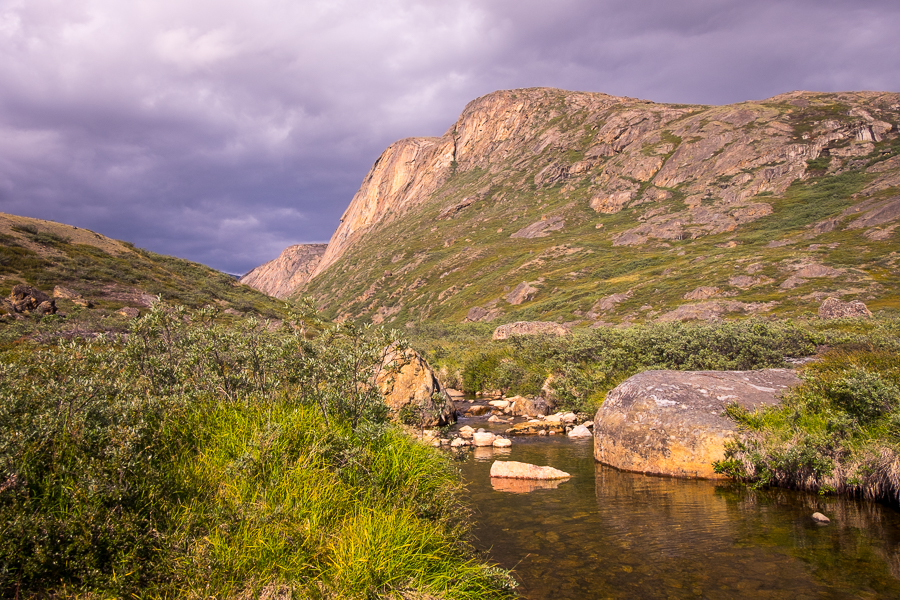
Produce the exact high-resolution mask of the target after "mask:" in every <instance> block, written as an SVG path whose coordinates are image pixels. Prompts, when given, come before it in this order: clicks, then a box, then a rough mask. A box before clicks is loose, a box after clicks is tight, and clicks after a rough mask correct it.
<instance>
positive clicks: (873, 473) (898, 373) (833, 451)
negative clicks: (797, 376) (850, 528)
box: [716, 347, 900, 503]
mask: <svg viewBox="0 0 900 600" xmlns="http://www.w3.org/2000/svg"><path fill="white" fill-rule="evenodd" d="M728 414H729V416H730V417H731V418H732V419H733V420H735V421H736V422H737V423H738V424H739V425H740V426H741V427H742V430H743V431H742V434H741V436H740V437H739V438H738V439H737V440H735V441H734V442H733V443H731V444H730V445H729V446H728V447H727V450H726V458H725V460H724V461H722V462H720V463H718V464H717V466H716V468H717V470H718V471H719V472H721V473H725V474H728V475H729V476H731V477H734V478H736V479H741V480H744V481H748V482H750V483H752V484H753V485H756V486H767V485H778V486H783V487H791V488H797V489H804V490H811V491H818V492H822V493H827V492H839V493H845V494H851V495H857V496H861V497H866V498H872V499H878V500H885V501H888V502H893V503H900V427H898V424H900V358H898V355H897V354H896V353H895V352H893V351H886V350H884V349H878V348H872V347H870V348H868V349H863V350H851V351H844V350H835V351H832V352H831V353H829V354H827V355H826V356H825V357H824V358H823V359H822V360H821V361H820V362H815V363H812V364H810V365H809V366H807V367H806V368H805V370H804V371H803V384H802V385H800V386H798V387H796V388H794V389H792V390H791V391H790V392H789V393H788V394H786V395H785V397H784V399H783V400H782V403H781V404H780V405H778V406H774V407H770V408H766V409H763V410H759V411H747V410H744V409H741V408H739V407H737V406H732V407H730V408H729V410H728Z"/></svg>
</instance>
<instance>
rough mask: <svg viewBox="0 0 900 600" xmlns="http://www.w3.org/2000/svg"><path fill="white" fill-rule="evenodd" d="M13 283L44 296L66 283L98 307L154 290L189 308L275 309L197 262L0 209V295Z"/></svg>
mask: <svg viewBox="0 0 900 600" xmlns="http://www.w3.org/2000/svg"><path fill="white" fill-rule="evenodd" d="M20 283H25V284H28V285H31V286H34V287H36V288H38V289H40V290H42V291H44V292H45V293H47V294H50V295H53V290H54V288H55V287H56V286H62V287H65V288H68V290H69V291H70V292H74V293H75V294H77V295H80V296H82V297H83V298H84V299H85V300H86V301H89V302H91V303H92V304H93V305H95V306H96V307H97V309H98V311H99V312H100V313H106V312H111V311H114V310H117V309H120V308H122V307H126V306H130V307H133V308H138V309H140V308H142V307H146V306H149V305H150V304H151V303H152V302H153V301H154V299H155V298H156V297H157V296H161V297H162V298H163V299H164V300H168V301H171V302H175V303H179V304H184V305H186V306H189V307H198V306H203V305H205V304H216V305H218V306H220V307H221V308H223V309H226V310H228V309H230V310H232V311H237V312H252V313H257V314H261V315H265V316H277V315H278V314H279V313H280V311H281V306H280V303H279V302H277V301H275V300H273V299H272V298H269V297H268V296H266V295H264V294H261V293H260V292H258V291H256V290H254V289H252V288H250V287H248V286H245V285H241V284H239V283H238V282H237V281H236V280H235V279H234V278H233V277H231V276H229V275H226V274H225V273H221V272H219V271H216V270H214V269H210V268H209V267H206V266H204V265H201V264H198V263H192V262H190V261H187V260H182V259H180V258H175V257H172V256H163V255H160V254H155V253H153V252H148V251H146V250H142V249H140V248H135V247H134V246H133V245H132V244H129V243H127V242H121V241H118V240H113V239H110V238H108V237H105V236H103V235H100V234H99V233H94V232H93V231H89V230H87V229H81V228H79V227H73V226H71V225H65V224H62V223H55V222H53V221H44V220H41V219H31V218H28V217H20V216H16V215H9V214H5V213H0V299H4V298H6V297H7V296H9V294H10V292H11V290H12V288H13V287H14V286H15V285H17V284H20ZM65 301H68V300H65ZM0 308H2V307H0ZM9 308H10V307H9V306H6V307H5V308H2V309H3V310H5V312H11V311H10V310H9Z"/></svg>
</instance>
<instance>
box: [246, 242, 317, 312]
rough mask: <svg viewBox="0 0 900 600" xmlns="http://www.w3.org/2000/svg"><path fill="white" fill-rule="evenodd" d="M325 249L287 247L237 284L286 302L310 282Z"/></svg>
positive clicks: (300, 245)
mask: <svg viewBox="0 0 900 600" xmlns="http://www.w3.org/2000/svg"><path fill="white" fill-rule="evenodd" d="M326 247H327V244H296V245H294V246H288V247H287V248H285V249H284V250H283V251H282V253H281V254H280V255H279V256H278V258H276V259H274V260H270V261H269V262H267V263H264V264H262V265H260V266H258V267H256V268H255V269H253V270H252V271H250V272H249V273H247V274H246V275H243V276H242V277H241V278H240V280H239V281H240V282H241V283H243V284H245V285H249V286H250V287H252V288H254V289H257V290H259V291H261V292H263V293H264V294H268V295H270V296H274V297H275V298H279V299H285V298H287V297H288V296H290V295H291V294H292V293H293V292H294V291H296V290H297V289H299V288H300V287H301V286H303V284H305V283H306V282H307V281H309V279H310V277H311V276H312V274H313V271H315V270H316V267H318V265H319V262H320V261H321V259H322V255H323V254H324V253H325V248H326Z"/></svg>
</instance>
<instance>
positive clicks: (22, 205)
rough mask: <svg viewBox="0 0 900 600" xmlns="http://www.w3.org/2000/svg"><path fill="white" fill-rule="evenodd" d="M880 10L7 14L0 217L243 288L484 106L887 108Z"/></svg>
mask: <svg viewBox="0 0 900 600" xmlns="http://www.w3.org/2000/svg"><path fill="white" fill-rule="evenodd" d="M898 25H900V6H897V3H896V2H888V1H869V2H865V1H862V2H860V1H858V0H857V1H856V2H850V1H843V0H808V1H807V0H797V1H780V2H775V1H757V2H738V1H712V0H691V1H686V2H671V1H667V2H666V1H655V0H653V1H643V2H637V1H636V2H610V1H596V0H580V1H576V0H557V1H555V2H552V3H550V2H546V1H545V0H540V1H538V0H493V1H482V2H468V3H466V2H456V3H450V2H437V1H419V2H412V1H405V0H381V1H374V2H371V1H370V2H363V1H361V0H345V1H335V0H330V1H327V2H326V1H318V2H316V1H302V2H288V1H286V0H258V1H256V2H253V3H250V2H247V1H246V0H241V1H237V0H193V1H192V2H190V3H183V2H174V1H161V0H155V1H150V0H133V1H131V2H119V1H116V0H68V1H67V2H58V1H57V0H4V1H3V2H0V210H2V211H6V212H12V213H17V214H24V215H29V216H35V217H40V218H47V219H53V220H57V221H63V222H67V223H72V224H74V225H78V226H82V227H88V228H90V229H94V230H96V231H99V232H101V233H104V234H107V235H111V236H113V237H118V238H121V239H127V240H130V241H133V242H135V243H136V244H137V245H139V246H143V247H146V248H149V249H152V250H155V251H157V252H163V253H168V254H175V255H178V256H183V257H186V258H190V259H193V260H198V261H201V262H204V263H206V264H210V265H212V266H215V267H217V268H220V269H223V270H227V271H232V272H243V271H246V270H248V269H250V268H251V267H253V266H255V265H257V264H259V263H261V262H263V261H265V260H268V259H270V258H273V257H274V256H275V255H277V254H278V252H279V251H280V250H281V249H282V248H284V247H285V246H287V245H289V244H292V243H298V242H311V241H325V240H327V239H328V238H329V237H330V235H331V232H332V231H333V229H334V227H335V225H336V223H337V219H338V217H339V216H340V214H341V213H342V212H343V210H344V209H345V208H346V206H347V203H348V202H349V200H350V198H351V197H352V195H353V193H354V191H355V190H356V188H357V187H358V185H359V183H360V181H361V180H362V177H363V176H364V175H365V172H366V171H367V170H368V168H369V166H370V165H371V164H372V162H374V160H375V159H376V158H377V156H378V154H379V153H380V152H381V151H382V150H383V148H384V147H385V146H386V145H387V144H389V143H391V142H392V141H394V140H396V139H399V138H402V137H408V136H416V135H440V134H442V133H443V132H444V131H445V130H446V129H447V128H448V127H449V126H450V125H451V124H452V122H453V120H454V119H455V118H456V116H457V115H458V113H459V112H460V111H461V109H462V108H463V106H464V105H465V104H466V102H468V101H469V100H472V99H474V98H475V97H477V96H480V95H482V94H485V93H488V92H491V91H493V90H495V89H502V88H510V87H528V86H554V87H562V88H567V89H579V90H590V91H602V92H606V93H610V94H616V95H627V96H633V97H641V98H647V99H651V100H657V101H665V102H696V103H716V104H718V103H727V102H737V101H741V100H747V99H760V98H765V97H768V96H772V95H774V94H777V93H781V92H786V91H790V90H794V89H811V90H822V91H834V90H858V89H880V90H892V91H897V90H898V88H900V83H898V82H900V60H898V58H897V53H896V51H895V45H896V43H895V38H896V33H895V32H896V31H897V29H898Z"/></svg>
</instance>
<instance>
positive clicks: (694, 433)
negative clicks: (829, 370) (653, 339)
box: [594, 369, 800, 479]
mask: <svg viewBox="0 0 900 600" xmlns="http://www.w3.org/2000/svg"><path fill="white" fill-rule="evenodd" d="M798 383H800V380H799V378H798V377H797V375H796V373H795V372H794V371H792V370H789V369H765V370H761V371H645V372H643V373H640V374H638V375H635V376H634V377H631V378H629V379H628V380H626V381H625V382H624V383H622V384H620V385H619V386H618V387H616V388H615V389H613V390H612V391H610V392H609V394H608V395H607V396H606V400H605V401H604V402H603V405H602V406H601V407H600V409H599V410H598V411H597V414H596V416H595V417H594V458H596V459H597V461H599V462H601V463H604V464H607V465H610V466H613V467H615V468H617V469H622V470H624V471H636V472H639V473H652V474H658V475H670V476H673V477H691V478H702V479H721V478H724V475H719V474H717V473H715V472H714V471H713V463H714V462H715V461H719V460H722V459H723V458H724V457H725V442H726V441H728V440H729V439H731V438H732V437H733V436H734V435H735V433H736V432H737V427H736V425H735V424H734V422H732V421H731V420H730V419H728V418H727V417H725V416H723V410H724V407H725V406H726V405H727V404H729V403H738V404H740V405H741V406H743V407H745V408H750V409H753V408H759V407H762V406H768V405H772V404H777V403H778V401H779V395H780V394H781V393H782V392H784V391H785V390H787V389H788V388H789V387H791V386H794V385H797V384H798Z"/></svg>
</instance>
